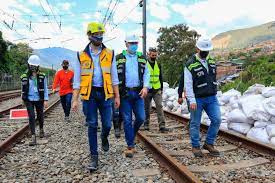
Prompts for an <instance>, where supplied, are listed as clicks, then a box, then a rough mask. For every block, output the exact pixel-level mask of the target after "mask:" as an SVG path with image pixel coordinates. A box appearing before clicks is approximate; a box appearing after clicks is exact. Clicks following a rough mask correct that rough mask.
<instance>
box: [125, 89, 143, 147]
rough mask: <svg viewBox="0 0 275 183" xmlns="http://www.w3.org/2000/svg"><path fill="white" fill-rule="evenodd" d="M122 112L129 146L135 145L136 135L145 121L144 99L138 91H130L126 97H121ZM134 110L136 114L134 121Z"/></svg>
mask: <svg viewBox="0 0 275 183" xmlns="http://www.w3.org/2000/svg"><path fill="white" fill-rule="evenodd" d="M121 112H122V117H123V122H124V132H125V139H126V143H127V145H128V147H135V144H134V140H135V136H136V134H137V132H138V130H139V128H140V126H141V125H142V124H143V123H144V121H145V111H144V100H143V99H142V98H140V96H139V94H138V92H137V91H128V92H127V95H126V97H123V98H122V99H121ZM132 112H134V114H135V121H134V122H133V120H132Z"/></svg>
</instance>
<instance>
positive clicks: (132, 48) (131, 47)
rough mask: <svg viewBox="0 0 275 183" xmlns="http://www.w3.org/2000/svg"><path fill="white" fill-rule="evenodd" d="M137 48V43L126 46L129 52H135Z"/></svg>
mask: <svg viewBox="0 0 275 183" xmlns="http://www.w3.org/2000/svg"><path fill="white" fill-rule="evenodd" d="M137 49H138V45H137V44H130V45H129V47H128V50H129V52H130V53H136V52H137Z"/></svg>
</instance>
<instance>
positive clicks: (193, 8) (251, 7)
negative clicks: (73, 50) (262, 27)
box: [171, 0, 275, 28]
mask: <svg viewBox="0 0 275 183" xmlns="http://www.w3.org/2000/svg"><path fill="white" fill-rule="evenodd" d="M274 6H275V1H274V0H260V1H258V0H242V1H240V0H208V1H201V2H198V3H195V4H191V5H185V4H180V3H177V4H173V5H171V8H172V9H173V10H174V11H175V12H177V13H179V14H181V15H182V16H183V17H184V19H185V20H186V21H187V23H188V24H192V25H197V26H200V27H202V26H204V27H208V28H222V27H223V26H227V25H235V24H236V22H238V21H241V20H247V21H246V22H247V25H248V24H251V22H252V23H254V24H260V23H265V22H268V21H272V20H274V19H275V13H274V12H275V11H274ZM244 22H245V21H244ZM244 24H245V23H242V26H244ZM245 26H246V25H245Z"/></svg>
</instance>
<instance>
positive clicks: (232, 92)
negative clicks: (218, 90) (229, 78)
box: [221, 89, 241, 104]
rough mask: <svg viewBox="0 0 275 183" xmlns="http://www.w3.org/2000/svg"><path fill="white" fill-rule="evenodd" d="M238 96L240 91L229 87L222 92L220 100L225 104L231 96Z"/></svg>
mask: <svg viewBox="0 0 275 183" xmlns="http://www.w3.org/2000/svg"><path fill="white" fill-rule="evenodd" d="M240 96H241V92H239V91H237V90H235V89H231V90H229V91H227V92H225V93H223V94H222V97H221V102H223V103H225V104H227V103H228V102H229V100H230V98H231V97H240Z"/></svg>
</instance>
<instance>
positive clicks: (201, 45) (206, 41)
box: [196, 37, 213, 51]
mask: <svg viewBox="0 0 275 183" xmlns="http://www.w3.org/2000/svg"><path fill="white" fill-rule="evenodd" d="M196 47H197V48H198V49H199V50H201V51H210V50H212V49H213V45H212V41H211V39H210V38H208V37H200V38H199V39H198V41H197V43H196Z"/></svg>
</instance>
